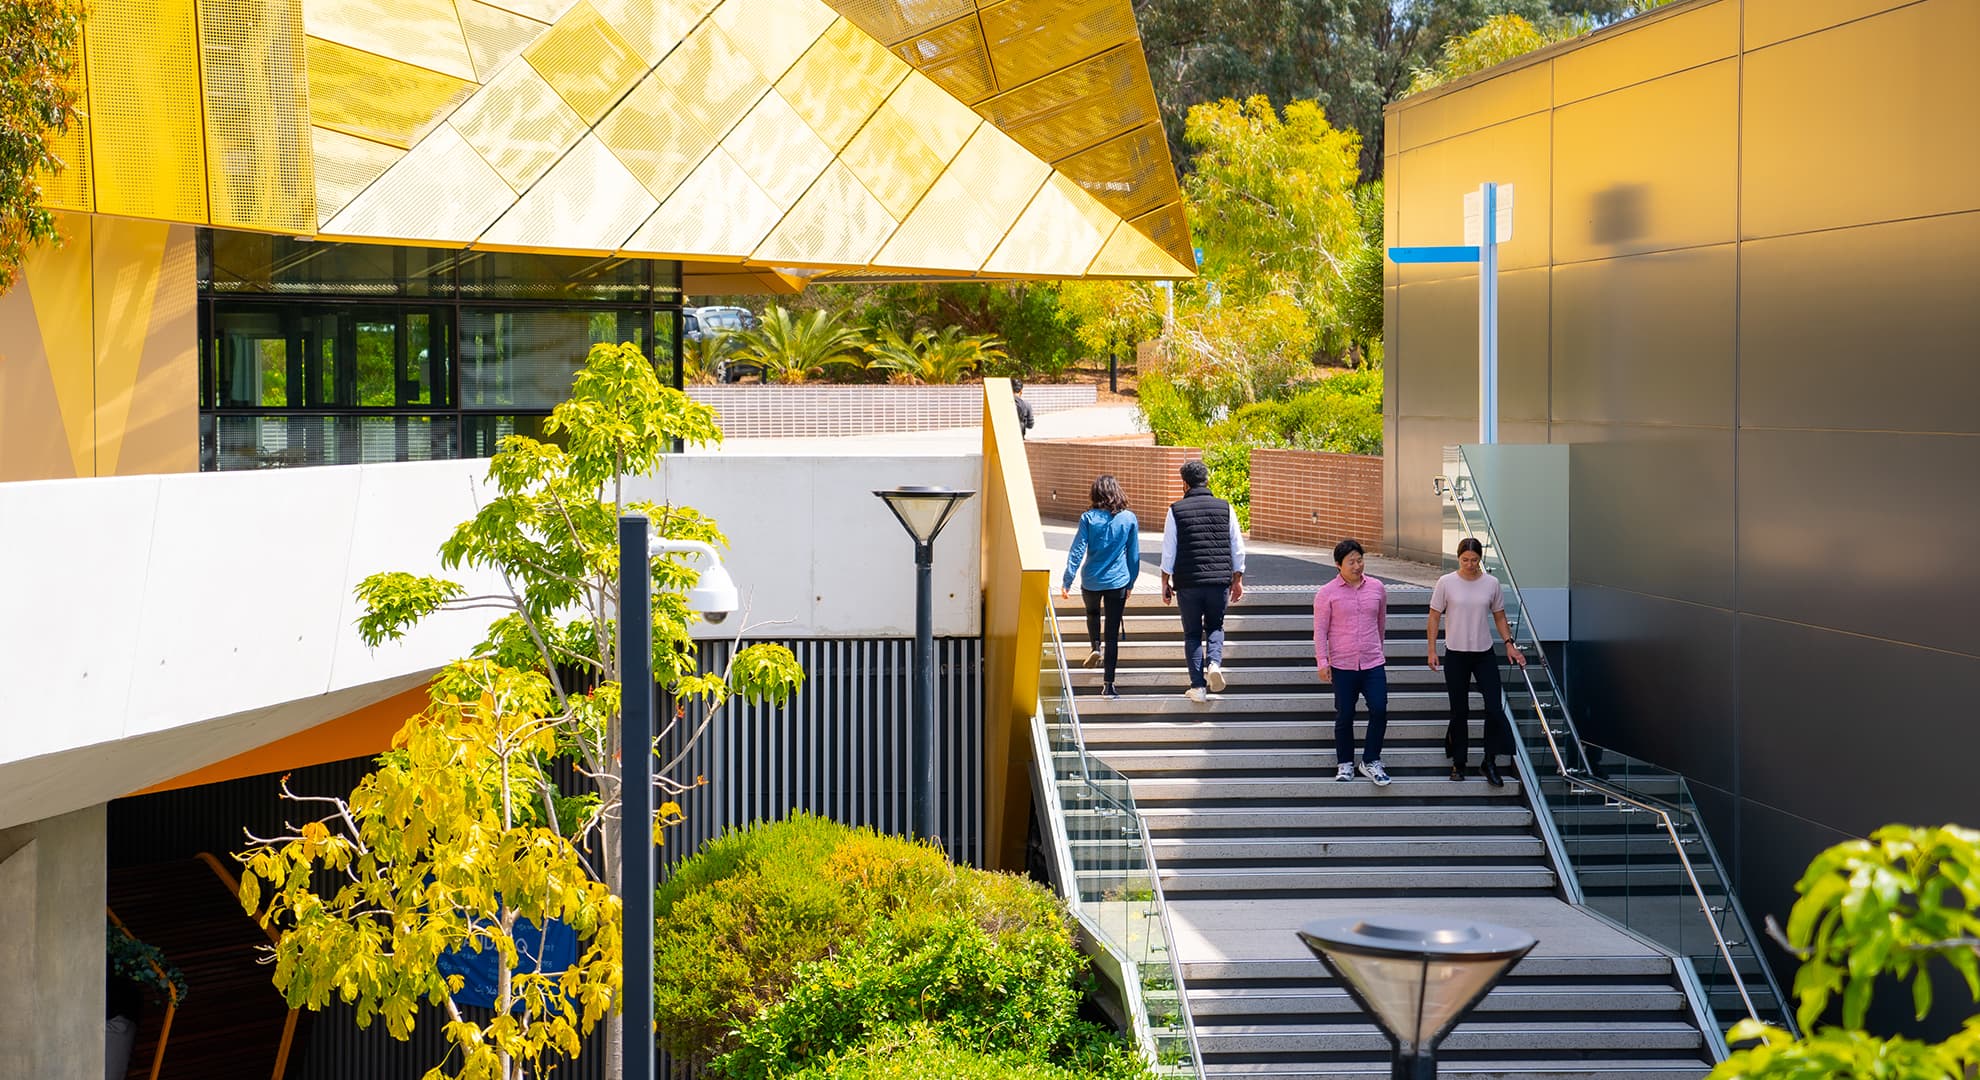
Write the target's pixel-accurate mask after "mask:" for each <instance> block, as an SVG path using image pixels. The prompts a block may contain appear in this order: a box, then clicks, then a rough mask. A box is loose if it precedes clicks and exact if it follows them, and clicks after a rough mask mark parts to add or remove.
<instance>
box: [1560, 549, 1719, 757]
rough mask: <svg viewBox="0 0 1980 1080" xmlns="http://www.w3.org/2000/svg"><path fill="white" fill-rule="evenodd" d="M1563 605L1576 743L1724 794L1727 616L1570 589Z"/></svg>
mask: <svg viewBox="0 0 1980 1080" xmlns="http://www.w3.org/2000/svg"><path fill="white" fill-rule="evenodd" d="M1571 595H1572V599H1571V604H1572V612H1571V618H1572V619H1573V622H1574V640H1573V641H1572V642H1571V643H1570V644H1569V646H1568V651H1569V655H1568V663H1569V664H1570V665H1571V666H1572V667H1573V670H1574V686H1575V696H1574V698H1573V699H1572V701H1571V703H1570V704H1571V707H1572V709H1573V711H1574V718H1575V723H1576V725H1577V726H1578V728H1579V729H1580V731H1581V733H1582V735H1583V736H1584V737H1586V738H1589V739H1592V740H1594V741H1595V742H1598V743H1603V744H1605V745H1609V746H1613V747H1615V748H1616V749H1618V750H1621V751H1623V752H1624V753H1627V754H1633V755H1635V756H1637V757H1640V758H1644V759H1646V760H1649V761H1654V762H1656V763H1658V764H1660V765H1662V766H1664V767H1665V768H1668V769H1675V770H1677V771H1679V772H1682V773H1684V774H1685V775H1687V776H1695V777H1697V778H1698V779H1699V780H1701V781H1703V782H1705V783H1707V784H1712V785H1714V786H1717V787H1722V788H1726V789H1728V790H1731V789H1732V786H1733V780H1734V771H1733V750H1734V747H1735V745H1736V744H1735V741H1734V727H1733V723H1734V716H1733V707H1734V702H1735V700H1736V694H1735V687H1734V685H1733V617H1732V613H1731V612H1729V611H1725V610H1723V609H1720V608H1712V607H1702V606H1700V605H1697V604H1684V603H1679V602H1677V601H1674V600H1666V599H1662V598H1660V597H1654V596H1645V595H1643V594H1641V593H1631V592H1623V591H1620V590H1617V589H1605V588H1601V587H1599V586H1594V585H1583V584H1580V583H1578V582H1577V583H1576V584H1575V586H1574V589H1573V591H1572V594H1571Z"/></svg>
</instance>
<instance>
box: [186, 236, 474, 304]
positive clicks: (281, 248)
mask: <svg viewBox="0 0 1980 1080" xmlns="http://www.w3.org/2000/svg"><path fill="white" fill-rule="evenodd" d="M200 237H201V244H200V260H199V266H200V281H199V285H200V288H201V289H202V290H204V291H207V292H213V293H295V294H298V295H315V296H424V297H450V296H452V295H453V292H454V264H455V262H456V261H457V260H458V259H459V258H460V256H461V253H460V252H458V251H447V250H442V249H435V248H416V247H396V246H388V245H384V244H332V243H322V242H317V241H306V240H296V239H294V238H292V237H287V236H269V235H265V234H262V233H243V232H228V231H226V230H222V229H203V230H201V231H200Z"/></svg>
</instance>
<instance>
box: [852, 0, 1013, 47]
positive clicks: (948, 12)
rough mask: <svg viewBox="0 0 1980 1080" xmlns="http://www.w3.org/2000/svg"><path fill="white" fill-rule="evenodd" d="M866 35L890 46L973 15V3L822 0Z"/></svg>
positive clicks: (969, 0)
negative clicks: (956, 19)
mask: <svg viewBox="0 0 1980 1080" xmlns="http://www.w3.org/2000/svg"><path fill="white" fill-rule="evenodd" d="M825 2H826V3H828V4H831V5H832V7H834V8H835V9H837V10H838V12H839V14H841V15H844V16H845V17H846V18H847V19H849V20H851V21H852V24H853V25H854V26H857V27H859V28H860V29H861V30H864V31H866V33H867V34H868V36H870V37H872V38H873V40H875V41H878V42H881V43H883V44H886V45H893V44H894V43H896V42H898V41H900V40H901V39H903V38H906V37H911V36H913V35H914V34H916V33H918V32H920V31H922V30H926V29H928V28H930V27H934V26H940V25H942V24H943V23H945V22H948V21H949V20H950V19H954V18H956V17H958V16H961V15H972V14H974V13H975V11H976V3H975V0H825Z"/></svg>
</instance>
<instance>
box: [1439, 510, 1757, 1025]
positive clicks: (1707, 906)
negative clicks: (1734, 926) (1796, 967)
mask: <svg viewBox="0 0 1980 1080" xmlns="http://www.w3.org/2000/svg"><path fill="white" fill-rule="evenodd" d="M1435 487H1436V490H1437V494H1439V495H1440V496H1441V495H1448V496H1449V497H1450V501H1451V507H1452V508H1453V509H1455V510H1456V511H1457V514H1458V521H1459V523H1460V524H1461V525H1463V526H1464V529H1465V531H1466V532H1467V533H1470V534H1471V535H1474V536H1477V535H1481V534H1480V533H1479V532H1478V531H1477V530H1475V529H1473V528H1472V527H1471V520H1470V518H1469V517H1468V516H1467V515H1466V513H1465V509H1464V501H1463V497H1462V493H1461V492H1460V491H1459V489H1458V485H1457V483H1456V482H1455V481H1454V480H1453V479H1451V478H1449V477H1444V476H1439V477H1437V478H1436V483H1435ZM1479 514H1480V516H1482V517H1483V518H1484V519H1485V530H1484V533H1483V534H1482V535H1489V536H1493V537H1494V538H1495V541H1494V544H1493V548H1494V550H1495V551H1496V550H1497V546H1498V545H1497V542H1496V537H1497V535H1498V534H1497V533H1495V532H1493V530H1492V518H1491V515H1490V514H1489V513H1487V512H1486V511H1485V510H1484V509H1483V508H1482V507H1481V508H1480V509H1479ZM1499 563H1500V565H1501V566H1502V567H1503V566H1504V565H1505V559H1504V555H1503V553H1501V554H1500V558H1499ZM1506 583H1507V585H1508V586H1510V588H1511V589H1512V594H1513V603H1514V604H1515V605H1516V606H1517V607H1518V608H1519V612H1520V615H1521V616H1522V621H1524V617H1525V615H1526V610H1527V609H1526V601H1525V600H1524V599H1523V598H1522V597H1521V596H1520V593H1519V582H1518V580H1517V579H1515V578H1514V577H1513V576H1512V572H1511V570H1510V568H1508V569H1507V572H1506ZM1527 632H1528V634H1529V636H1531V637H1532V639H1533V652H1534V654H1535V656H1536V657H1538V659H1539V661H1540V663H1541V664H1542V665H1543V666H1546V665H1547V654H1546V650H1545V647H1544V646H1542V645H1541V643H1540V636H1539V635H1538V634H1537V633H1534V632H1533V628H1532V627H1531V626H1530V625H1529V626H1528V627H1527ZM1550 670H1551V668H1550ZM1519 674H1520V678H1521V680H1522V681H1524V682H1525V683H1526V692H1527V696H1528V697H1529V698H1530V699H1531V700H1532V702H1533V715H1534V717H1535V718H1536V719H1537V720H1538V721H1539V724H1540V731H1541V733H1542V734H1543V735H1545V736H1546V737H1547V749H1548V752H1549V753H1550V754H1551V755H1552V756H1553V759H1554V768H1555V769H1556V770H1557V771H1558V772H1559V773H1560V776H1561V778H1562V779H1564V780H1566V781H1568V783H1570V784H1574V785H1579V786H1581V787H1583V788H1586V789H1588V790H1590V791H1593V792H1596V793H1597V794H1600V795H1602V796H1603V797H1604V798H1609V799H1614V800H1615V801H1617V802H1620V803H1626V804H1628V805H1630V806H1634V807H1636V808H1637V809H1639V810H1642V811H1645V812H1647V813H1652V814H1655V815H1657V820H1658V822H1659V823H1660V824H1662V825H1663V828H1664V833H1665V835H1667V836H1668V837H1669V838H1670V841H1671V849H1672V850H1673V851H1675V852H1677V857H1678V864H1679V865H1680V866H1682V867H1683V868H1684V876H1685V880H1686V881H1688V882H1689V883H1690V884H1691V891H1692V895H1694V896H1696V897H1697V899H1698V907H1699V913H1700V914H1702V915H1704V916H1705V925H1706V926H1707V927H1708V928H1710V930H1711V931H1712V940H1713V942H1714V943H1715V944H1716V945H1717V946H1718V950H1719V955H1720V957H1721V958H1722V959H1724V960H1725V962H1726V974H1727V975H1729V976H1731V978H1732V982H1733V986H1734V988H1735V989H1737V990H1738V991H1739V999H1740V1002H1741V1004H1743V1005H1745V1006H1746V1015H1747V1016H1749V1017H1751V1018H1753V1019H1754V1020H1760V1011H1759V1009H1757V1008H1756V1007H1755V1006H1754V1004H1753V996H1752V994H1750V993H1749V992H1748V991H1747V989H1746V979H1745V978H1744V977H1743V976H1742V975H1741V974H1740V972H1739V965H1738V964H1736V963H1735V962H1734V961H1733V955H1732V945H1731V944H1730V943H1729V942H1727V941H1726V937H1725V935H1724V934H1722V933H1720V932H1719V921H1718V920H1717V919H1715V918H1713V917H1712V903H1711V901H1710V900H1709V899H1707V898H1706V896H1705V887H1704V885H1703V884H1701V883H1700V882H1699V880H1698V874H1697V872H1696V871H1694V870H1693V869H1692V867H1691V857H1690V856H1689V855H1688V854H1686V853H1685V850H1684V841H1683V840H1682V839H1680V838H1679V836H1678V833H1677V823H1676V821H1675V820H1674V819H1673V817H1672V814H1673V812H1676V813H1679V814H1686V816H1687V817H1688V816H1689V814H1688V813H1687V812H1686V811H1685V810H1683V809H1682V808H1680V807H1675V806H1672V805H1670V804H1669V803H1665V802H1663V801H1662V800H1659V799H1655V798H1653V797H1651V796H1638V795H1633V794H1630V793H1629V792H1627V791H1625V790H1624V789H1622V788H1619V787H1617V786H1615V785H1614V784H1611V783H1609V782H1607V781H1605V780H1602V779H1600V778H1598V777H1595V776H1594V775H1592V772H1591V771H1587V770H1581V769H1576V768H1573V767H1571V766H1569V765H1568V763H1567V758H1566V757H1565V756H1564V755H1563V754H1562V753H1561V745H1560V743H1559V741H1558V740H1556V739H1555V737H1554V725H1553V724H1551V723H1549V722H1548V719H1547V712H1546V706H1545V705H1544V704H1542V702H1541V701H1540V691H1539V688H1538V687H1536V686H1535V685H1534V683H1533V673H1532V672H1531V671H1528V670H1527V667H1526V665H1523V664H1522V665H1519ZM1557 713H1558V715H1559V717H1560V720H1561V723H1562V725H1563V726H1564V730H1565V731H1566V733H1567V734H1568V735H1569V736H1570V737H1571V738H1573V739H1574V745H1575V749H1576V751H1577V752H1578V753H1579V754H1581V759H1582V760H1586V755H1585V752H1584V751H1583V747H1584V746H1585V745H1586V744H1585V743H1583V741H1582V739H1581V734H1580V732H1578V731H1577V730H1575V726H1574V719H1573V717H1571V716H1569V715H1568V711H1567V708H1566V707H1565V706H1563V707H1561V708H1560V709H1558V710H1557ZM1701 832H1702V829H1701Z"/></svg>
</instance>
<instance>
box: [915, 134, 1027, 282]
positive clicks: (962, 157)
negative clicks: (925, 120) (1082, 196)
mask: <svg viewBox="0 0 1980 1080" xmlns="http://www.w3.org/2000/svg"><path fill="white" fill-rule="evenodd" d="M1051 173H1052V170H1051V167H1050V166H1048V165H1046V164H1045V163H1044V162H1042V161H1039V160H1038V159H1037V158H1034V157H1032V156H1031V155H1030V154H1028V153H1026V152H1025V149H1024V147H1021V146H1019V145H1018V144H1017V143H1016V142H1014V141H1013V140H1012V139H1011V137H1010V136H1009V135H1006V134H1004V133H1003V132H1001V131H998V130H997V129H996V128H994V127H991V126H990V125H988V124H986V125H984V126H983V127H981V128H979V129H977V132H976V135H975V136H974V137H973V138H971V139H970V140H969V144H968V145H966V146H964V147H963V148H962V152H961V153H959V154H957V155H956V158H955V160H954V161H951V162H950V163H949V168H948V171H946V172H944V173H943V174H942V178H941V179H939V180H937V181H935V186H934V187H932V188H930V189H929V190H928V194H927V195H925V196H923V197H922V200H921V203H920V205H918V206H916V207H915V208H914V213H912V214H910V215H909V216H908V218H907V220H906V221H904V222H902V223H901V228H900V231H899V232H897V233H895V234H894V237H893V239H891V240H889V241H887V246H886V247H884V248H882V249H881V251H880V254H879V256H878V257H877V258H876V259H875V262H876V264H878V265H880V266H892V267H913V268H917V269H929V270H975V269H977V268H978V267H980V266H982V265H983V262H984V260H985V259H988V258H989V257H990V253H991V252H992V251H995V250H996V249H997V242H998V241H1000V240H1002V239H1003V238H1004V234H1005V233H1007V232H1009V231H1010V228H1011V225H1012V224H1013V223H1015V222H1016V221H1017V219H1018V215H1019V214H1021V213H1023V212H1024V208H1025V205H1026V204H1028V203H1029V202H1031V197H1032V196H1033V195H1034V194H1036V193H1037V191H1038V189H1039V188H1040V187H1041V186H1043V185H1044V183H1045V180H1046V178H1047V177H1049V176H1050V175H1051Z"/></svg>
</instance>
